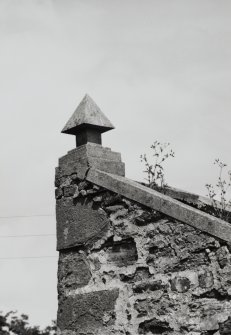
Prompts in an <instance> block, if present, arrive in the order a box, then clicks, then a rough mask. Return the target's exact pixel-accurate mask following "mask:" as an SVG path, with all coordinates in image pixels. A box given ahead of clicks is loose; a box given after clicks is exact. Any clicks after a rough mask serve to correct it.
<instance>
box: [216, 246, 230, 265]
mask: <svg viewBox="0 0 231 335" xmlns="http://www.w3.org/2000/svg"><path fill="white" fill-rule="evenodd" d="M216 256H217V260H218V263H219V265H220V267H221V268H222V269H223V268H224V267H225V266H226V265H228V264H230V254H229V251H228V248H227V247H221V248H220V249H218V250H217V252H216Z"/></svg>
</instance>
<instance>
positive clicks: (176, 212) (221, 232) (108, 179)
mask: <svg viewBox="0 0 231 335" xmlns="http://www.w3.org/2000/svg"><path fill="white" fill-rule="evenodd" d="M86 180H88V181H90V182H92V183H94V184H96V185H98V186H101V187H104V188H106V189H108V190H110V191H113V192H116V193H118V194H121V195H122V196H124V197H126V198H128V199H131V200H134V201H136V202H138V203H140V204H142V205H145V206H147V207H150V208H152V209H154V210H157V211H159V212H161V213H164V214H166V215H168V216H170V217H172V218H175V219H177V220H179V221H181V222H184V223H186V224H188V225H190V226H193V227H195V228H197V229H200V230H202V231H204V232H207V233H209V234H210V235H212V236H216V237H218V238H220V239H222V240H224V241H227V242H230V243H231V224H229V223H228V222H226V221H223V220H221V219H218V218H216V217H214V216H212V215H210V214H207V213H205V212H202V211H200V210H199V209H196V208H193V207H191V206H189V205H186V204H184V203H182V202H180V201H178V200H176V199H173V198H171V197H169V196H167V195H165V194H162V193H160V192H157V191H155V190H153V189H150V188H148V187H146V186H143V185H141V184H139V183H137V182H135V181H133V180H130V179H128V178H125V177H122V176H118V175H114V174H110V173H107V172H103V171H100V170H97V169H93V168H90V169H89V170H88V172H87V174H86Z"/></svg>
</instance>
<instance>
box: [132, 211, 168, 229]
mask: <svg viewBox="0 0 231 335" xmlns="http://www.w3.org/2000/svg"><path fill="white" fill-rule="evenodd" d="M162 217H163V214H161V213H160V212H157V211H147V210H144V211H143V212H142V213H141V214H140V215H139V216H137V217H136V218H135V220H134V221H135V222H134V223H135V224H136V225H137V226H145V225H147V224H149V223H150V222H156V221H158V220H160V219H161V218H162Z"/></svg>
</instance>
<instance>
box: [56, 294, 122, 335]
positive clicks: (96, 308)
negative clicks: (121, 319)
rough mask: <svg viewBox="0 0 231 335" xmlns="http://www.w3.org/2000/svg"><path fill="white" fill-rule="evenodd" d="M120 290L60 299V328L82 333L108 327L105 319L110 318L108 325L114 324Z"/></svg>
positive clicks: (77, 334)
mask: <svg viewBox="0 0 231 335" xmlns="http://www.w3.org/2000/svg"><path fill="white" fill-rule="evenodd" d="M118 295H119V290H118V289H114V290H111V291H106V290H105V291H97V292H90V293H85V294H77V295H75V296H68V297H66V298H63V299H60V301H59V309H58V327H59V328H60V329H61V331H63V330H71V331H74V332H75V334H76V335H80V334H81V333H84V334H85V333H87V332H92V333H93V334H95V333H96V332H97V333H98V331H100V330H103V329H104V328H105V327H107V324H105V322H104V320H103V317H104V315H105V313H107V315H108V316H110V319H109V320H108V323H109V324H110V325H111V324H114V320H115V314H114V308H115V303H116V299H117V298H118Z"/></svg>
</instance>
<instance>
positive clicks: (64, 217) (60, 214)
mask: <svg viewBox="0 0 231 335" xmlns="http://www.w3.org/2000/svg"><path fill="white" fill-rule="evenodd" d="M75 200H76V199H75ZM75 200H73V199H72V198H66V199H65V198H62V199H61V200H57V207H56V218H57V249H58V250H62V249H65V248H70V247H75V246H81V245H86V244H88V243H91V242H92V241H95V240H97V239H99V238H101V237H102V233H103V232H104V231H105V230H106V229H107V227H108V225H109V221H108V219H107V216H106V214H105V213H104V212H103V210H99V209H98V207H97V206H96V205H94V203H93V202H92V201H88V200H87V199H81V201H80V200H77V201H75Z"/></svg>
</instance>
